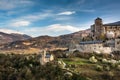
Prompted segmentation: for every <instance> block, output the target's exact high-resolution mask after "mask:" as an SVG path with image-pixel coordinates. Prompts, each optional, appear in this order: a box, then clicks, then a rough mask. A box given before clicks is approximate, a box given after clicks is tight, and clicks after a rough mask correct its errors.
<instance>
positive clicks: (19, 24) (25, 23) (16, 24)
mask: <svg viewBox="0 0 120 80" xmlns="http://www.w3.org/2000/svg"><path fill="white" fill-rule="evenodd" d="M29 25H30V22H29V21H16V22H13V23H11V24H10V26H13V27H21V26H29Z"/></svg>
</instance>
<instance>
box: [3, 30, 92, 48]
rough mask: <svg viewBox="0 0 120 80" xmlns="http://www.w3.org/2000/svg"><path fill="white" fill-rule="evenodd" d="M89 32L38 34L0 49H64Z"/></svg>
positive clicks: (77, 41)
mask: <svg viewBox="0 0 120 80" xmlns="http://www.w3.org/2000/svg"><path fill="white" fill-rule="evenodd" d="M89 34H90V29H87V30H84V31H79V32H75V33H71V34H67V35H61V36H58V37H51V36H39V37H36V38H31V39H28V40H23V41H15V42H11V43H9V44H5V45H4V46H2V48H1V49H5V50H7V49H28V48H39V49H45V48H46V49H59V48H60V49H64V48H68V47H69V46H70V45H73V44H76V43H79V42H80V40H82V38H83V37H87V36H88V35H89Z"/></svg>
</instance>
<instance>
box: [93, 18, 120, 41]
mask: <svg viewBox="0 0 120 80" xmlns="http://www.w3.org/2000/svg"><path fill="white" fill-rule="evenodd" d="M91 32H92V33H91V35H92V37H93V39H97V40H98V39H101V38H103V37H107V38H118V37H120V22H116V23H109V24H103V22H102V19H101V18H99V17H98V18H97V19H95V23H94V24H93V25H92V26H91ZM109 35H110V36H109Z"/></svg>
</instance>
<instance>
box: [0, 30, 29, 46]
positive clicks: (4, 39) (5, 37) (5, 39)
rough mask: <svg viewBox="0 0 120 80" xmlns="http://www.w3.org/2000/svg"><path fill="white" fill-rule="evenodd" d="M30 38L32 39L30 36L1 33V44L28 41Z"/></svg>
mask: <svg viewBox="0 0 120 80" xmlns="http://www.w3.org/2000/svg"><path fill="white" fill-rule="evenodd" d="M30 38H31V37H30V36H28V35H25V34H17V33H11V34H8V33H4V32H0V44H5V43H10V42H14V41H21V40H26V39H30Z"/></svg>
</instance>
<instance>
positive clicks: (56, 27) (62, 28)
mask: <svg viewBox="0 0 120 80" xmlns="http://www.w3.org/2000/svg"><path fill="white" fill-rule="evenodd" d="M47 30H48V31H54V32H59V31H70V32H75V31H79V30H80V29H79V28H76V27H74V26H70V25H61V24H53V25H50V26H48V27H47Z"/></svg>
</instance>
